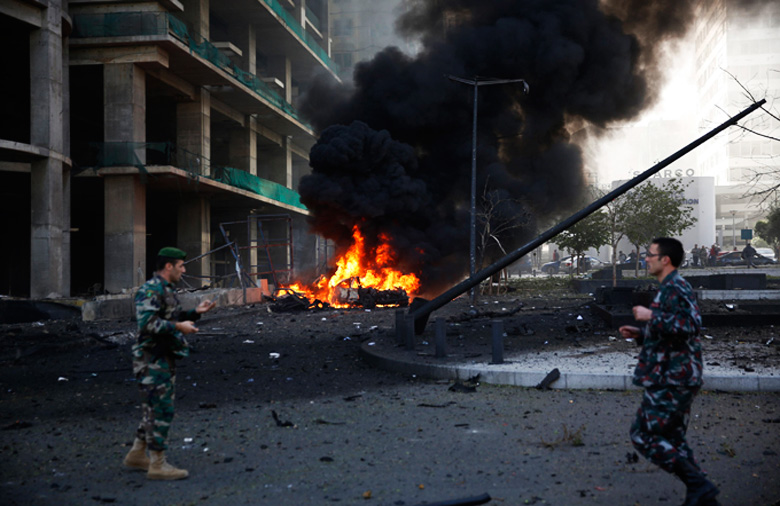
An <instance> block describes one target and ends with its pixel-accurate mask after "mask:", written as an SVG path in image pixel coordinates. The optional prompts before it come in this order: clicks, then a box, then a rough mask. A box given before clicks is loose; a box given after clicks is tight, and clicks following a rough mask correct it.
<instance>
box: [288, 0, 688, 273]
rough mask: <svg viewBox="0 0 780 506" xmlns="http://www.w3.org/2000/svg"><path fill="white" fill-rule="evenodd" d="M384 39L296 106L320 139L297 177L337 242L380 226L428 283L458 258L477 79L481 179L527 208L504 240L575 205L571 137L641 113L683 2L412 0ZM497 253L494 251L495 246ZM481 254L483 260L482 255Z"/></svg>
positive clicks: (522, 237) (463, 250) (678, 30)
mask: <svg viewBox="0 0 780 506" xmlns="http://www.w3.org/2000/svg"><path fill="white" fill-rule="evenodd" d="M408 5H409V8H408V10H407V12H406V13H405V14H404V15H403V16H402V17H401V18H400V19H399V21H398V23H397V29H398V30H399V31H400V32H401V33H402V34H403V35H405V36H408V37H417V38H419V40H420V41H421V42H422V50H421V51H420V53H419V54H417V55H416V56H413V57H412V56H408V55H406V54H403V53H402V52H401V51H400V50H398V49H396V48H393V47H388V48H386V49H384V50H383V51H381V52H380V53H378V54H377V55H376V56H375V57H374V58H373V59H372V60H371V61H367V62H363V63H360V64H358V66H357V67H356V69H355V74H354V85H353V87H350V88H347V87H345V86H338V85H335V84H333V83H332V81H328V80H326V79H323V80H317V81H316V82H315V84H314V86H313V87H312V88H311V89H309V90H308V91H307V93H306V95H305V97H304V99H303V103H302V106H301V111H302V112H303V113H304V114H305V115H306V116H307V117H308V118H310V120H311V121H312V124H313V125H314V127H315V129H317V130H318V131H320V132H321V138H320V140H319V141H318V143H317V144H316V145H315V146H314V148H313V149H312V152H311V166H312V174H311V175H309V176H306V177H304V178H303V179H302V180H301V184H300V193H301V200H302V202H303V203H304V204H306V206H307V207H308V208H309V209H310V210H311V211H312V216H311V219H310V223H311V226H312V228H313V230H314V231H315V232H317V233H319V234H321V235H323V236H325V237H327V238H330V239H332V240H334V241H335V242H336V244H337V246H339V247H347V246H348V245H349V242H350V239H351V230H352V227H353V225H355V224H360V226H361V228H362V229H364V231H365V235H366V236H369V237H371V236H374V237H375V236H376V235H378V234H380V233H386V234H388V235H389V236H390V237H392V238H393V245H394V246H395V247H396V249H397V251H399V253H400V258H401V259H403V261H404V262H405V263H406V265H405V267H406V268H408V269H409V271H410V272H415V273H416V274H418V275H419V276H420V277H421V279H422V281H423V286H427V287H429V288H434V287H437V286H442V284H444V283H451V282H452V281H454V280H457V279H458V278H459V277H460V276H461V275H462V274H463V273H464V272H465V271H467V269H468V244H469V239H468V238H469V219H468V213H469V194H470V193H469V192H470V172H471V146H472V128H471V126H472V117H473V116H472V114H473V109H472V108H473V93H472V91H473V86H468V85H464V84H461V83H457V82H453V81H452V80H449V79H447V77H445V76H446V75H454V76H458V77H462V78H465V79H474V78H476V77H492V78H500V79H519V78H522V79H525V80H526V82H527V83H528V84H529V86H530V93H529V94H527V95H526V94H524V92H523V86H522V84H504V85H491V86H483V87H480V88H479V92H478V93H479V95H478V107H479V110H478V153H477V167H478V174H479V177H478V184H477V195H481V194H482V192H483V188H485V185H488V187H489V188H491V189H493V190H496V191H498V192H501V195H502V198H503V199H504V201H505V202H507V203H511V207H512V208H513V211H514V212H516V213H518V215H522V214H525V215H530V216H533V219H532V220H531V221H530V222H529V223H528V224H527V225H526V226H524V227H523V228H517V229H514V231H513V234H512V236H511V237H505V238H503V241H504V247H505V248H507V249H510V248H511V249H514V248H515V247H517V246H519V245H520V244H523V243H524V242H525V241H527V240H528V239H529V238H530V237H532V236H533V235H534V234H535V233H537V229H536V227H537V224H542V223H543V224H545V225H546V224H547V223H548V222H549V220H550V219H551V218H553V217H555V216H560V215H561V214H562V213H564V212H567V211H570V210H571V205H572V203H573V202H578V201H579V197H580V193H581V192H582V191H583V189H584V187H585V181H584V176H583V170H582V156H581V151H580V148H579V147H578V146H577V145H576V144H575V143H574V142H572V138H571V136H572V132H573V131H574V130H575V129H576V128H580V127H582V126H584V125H595V126H598V127H604V126H607V125H609V124H611V123H613V122H618V121H623V120H628V119H630V118H633V117H635V116H636V115H637V114H638V113H639V112H640V111H641V110H642V109H643V108H645V107H646V106H648V105H649V104H651V103H652V102H653V101H654V100H655V97H656V93H657V89H658V84H659V80H660V73H659V69H658V62H657V54H656V51H657V49H656V48H657V47H658V43H659V42H661V41H663V40H666V39H668V38H674V37H678V36H680V35H683V34H684V32H685V30H686V24H685V23H686V20H690V19H691V15H692V7H693V0H687V1H686V0H664V1H650V0H630V1H616V0H606V1H604V2H599V1H597V0H419V1H414V2H409V4H408ZM499 253H500V252H499ZM488 260H490V259H489V258H488Z"/></svg>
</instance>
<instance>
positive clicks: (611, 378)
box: [360, 343, 780, 392]
mask: <svg viewBox="0 0 780 506" xmlns="http://www.w3.org/2000/svg"><path fill="white" fill-rule="evenodd" d="M360 353H361V355H362V356H363V358H364V359H365V360H366V362H368V363H369V364H370V365H372V366H374V367H378V368H380V369H384V370H386V371H391V372H397V373H401V374H409V375H417V376H421V377H424V378H429V379H447V380H467V379H469V378H472V377H474V376H476V375H479V376H480V378H479V380H480V382H482V383H490V384H494V385H511V386H518V387H535V386H536V385H538V384H539V383H541V381H542V380H543V379H544V378H545V377H546V376H547V372H539V371H528V370H525V371H524V370H521V369H520V368H519V366H518V367H517V368H516V369H510V370H507V369H506V367H505V365H504V366H502V367H503V369H501V370H499V369H497V368H491V365H490V364H432V363H426V362H421V361H415V360H405V359H400V358H398V357H397V356H391V355H389V354H387V353H382V352H381V351H379V350H377V349H376V347H375V346H370V345H369V344H368V343H363V344H362V345H361V346H360ZM552 368H553V367H552V366H551V367H550V370H552ZM631 379H632V376H631V375H629V374H593V373H587V372H566V371H561V376H560V378H559V379H558V380H556V381H555V382H554V383H553V384H552V385H550V388H555V389H562V390H582V389H593V390H640V387H637V386H634V384H633V383H632V382H631ZM704 389H705V390H721V391H725V392H780V376H762V375H752V376H728V375H723V374H718V375H712V376H710V375H707V374H706V373H705V376H704Z"/></svg>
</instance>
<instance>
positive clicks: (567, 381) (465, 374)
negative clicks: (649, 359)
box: [361, 335, 780, 392]
mask: <svg viewBox="0 0 780 506" xmlns="http://www.w3.org/2000/svg"><path fill="white" fill-rule="evenodd" d="M417 341H418V344H417V346H416V347H415V350H414V351H410V350H407V349H405V348H404V347H403V346H399V345H397V344H396V343H395V340H394V338H393V337H392V336H389V335H382V336H377V337H376V339H373V340H370V341H367V342H365V343H363V346H362V348H361V351H362V353H363V356H364V357H365V359H366V360H367V361H368V362H369V363H371V364H372V365H374V366H376V367H380V368H382V369H385V370H390V371H395V372H399V373H403V374H409V375H417V376H420V377H425V378H433V379H452V380H466V379H468V378H471V377H474V376H476V375H479V376H480V381H481V382H483V383H491V384H499V385H514V386H522V387H533V386H536V385H538V384H539V383H540V382H541V381H542V380H543V379H544V378H545V377H546V376H547V374H548V373H550V372H551V371H552V370H553V369H558V371H559V372H560V378H559V379H558V380H556V381H555V382H553V383H552V384H551V385H550V387H551V388H560V389H611V390H628V389H635V388H637V387H635V386H633V385H632V383H631V377H632V374H633V371H634V366H635V365H636V355H637V352H638V348H637V347H636V346H635V345H634V344H633V343H630V344H629V343H625V342H622V341H623V340H621V339H613V340H612V341H607V342H606V343H605V344H602V345H596V346H591V347H577V348H574V347H571V348H569V349H557V350H551V351H534V352H525V353H504V362H503V363H502V364H494V363H491V362H492V354H491V350H490V349H488V350H487V353H481V354H479V355H478V356H473V357H467V356H466V355H464V354H462V353H460V354H458V353H451V354H448V355H447V356H446V357H444V358H436V357H435V346H434V345H433V343H428V342H426V341H422V343H421V344H420V342H419V338H417ZM704 347H705V351H704V358H705V372H704V382H705V383H704V388H705V389H707V390H722V391H730V392H778V391H780V371H777V370H774V369H772V368H768V367H761V366H760V365H756V366H755V368H753V369H754V370H753V371H746V370H744V369H740V368H737V367H735V366H733V365H731V361H727V360H717V357H711V356H708V354H707V351H706V338H705V342H704Z"/></svg>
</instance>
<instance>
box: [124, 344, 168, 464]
mask: <svg viewBox="0 0 780 506" xmlns="http://www.w3.org/2000/svg"><path fill="white" fill-rule="evenodd" d="M133 372H134V373H135V378H136V381H137V382H138V388H139V389H140V391H141V410H142V412H143V418H142V420H141V424H140V425H139V426H138V430H137V431H136V437H137V438H138V439H141V440H144V441H146V444H147V446H148V447H149V449H150V450H154V451H165V450H167V449H168V444H167V441H168V430H169V429H170V427H171V422H172V421H173V400H174V397H175V394H176V366H175V363H174V361H173V359H172V358H166V357H159V356H154V355H152V354H151V353H149V352H147V351H144V352H143V356H141V357H136V358H134V359H133Z"/></svg>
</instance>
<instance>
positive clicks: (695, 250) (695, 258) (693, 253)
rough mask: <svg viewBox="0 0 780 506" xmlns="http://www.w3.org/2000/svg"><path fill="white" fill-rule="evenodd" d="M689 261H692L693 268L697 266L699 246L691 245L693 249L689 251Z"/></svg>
mask: <svg viewBox="0 0 780 506" xmlns="http://www.w3.org/2000/svg"><path fill="white" fill-rule="evenodd" d="M691 260H693V266H694V267H698V266H699V245H698V244H694V245H693V249H692V250H691Z"/></svg>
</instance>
